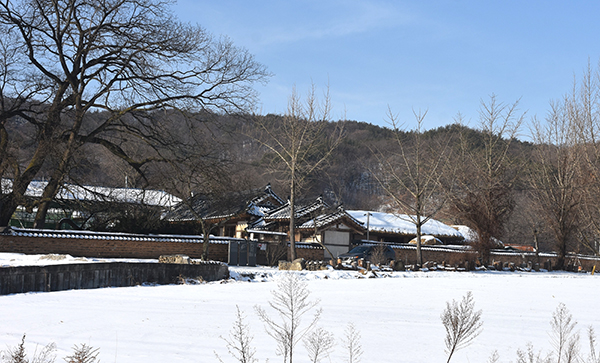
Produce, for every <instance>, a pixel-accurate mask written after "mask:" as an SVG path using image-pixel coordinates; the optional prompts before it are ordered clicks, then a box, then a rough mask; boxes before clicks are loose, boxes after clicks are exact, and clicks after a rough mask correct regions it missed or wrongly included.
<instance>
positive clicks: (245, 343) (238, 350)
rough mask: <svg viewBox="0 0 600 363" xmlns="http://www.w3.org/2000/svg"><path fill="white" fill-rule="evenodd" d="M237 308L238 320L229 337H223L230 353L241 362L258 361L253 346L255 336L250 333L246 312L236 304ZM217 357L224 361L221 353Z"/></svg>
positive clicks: (251, 362) (250, 362) (253, 362)
mask: <svg viewBox="0 0 600 363" xmlns="http://www.w3.org/2000/svg"><path fill="white" fill-rule="evenodd" d="M235 308H236V320H235V322H234V323H233V327H232V328H231V331H230V332H229V337H228V338H222V339H223V340H225V342H226V343H227V351H228V352H229V355H231V356H232V357H233V358H234V359H235V360H236V361H238V362H240V363H256V362H258V359H256V358H255V357H254V354H256V348H254V347H252V340H253V339H254V338H253V337H252V335H250V327H249V325H248V324H247V323H246V319H245V317H244V314H243V313H242V312H241V311H240V308H239V306H237V305H236V307H235ZM215 354H216V353H215ZM217 359H218V360H219V362H223V360H222V359H221V358H220V357H219V355H217Z"/></svg>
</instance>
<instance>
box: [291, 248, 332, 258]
mask: <svg viewBox="0 0 600 363" xmlns="http://www.w3.org/2000/svg"><path fill="white" fill-rule="evenodd" d="M296 258H303V259H305V260H306V261H322V260H323V259H324V258H325V249H323V247H317V246H303V245H296ZM287 259H288V261H290V260H291V258H290V251H289V250H288V253H287Z"/></svg>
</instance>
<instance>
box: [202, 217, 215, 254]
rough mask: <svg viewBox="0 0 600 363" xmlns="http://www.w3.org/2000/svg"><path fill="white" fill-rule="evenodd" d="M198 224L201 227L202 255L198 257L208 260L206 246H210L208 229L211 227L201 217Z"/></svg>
mask: <svg viewBox="0 0 600 363" xmlns="http://www.w3.org/2000/svg"><path fill="white" fill-rule="evenodd" d="M200 226H201V227H202V256H201V257H200V259H201V260H202V261H208V247H209V246H210V231H211V229H212V228H210V227H209V226H208V223H206V222H205V221H204V220H202V219H200Z"/></svg>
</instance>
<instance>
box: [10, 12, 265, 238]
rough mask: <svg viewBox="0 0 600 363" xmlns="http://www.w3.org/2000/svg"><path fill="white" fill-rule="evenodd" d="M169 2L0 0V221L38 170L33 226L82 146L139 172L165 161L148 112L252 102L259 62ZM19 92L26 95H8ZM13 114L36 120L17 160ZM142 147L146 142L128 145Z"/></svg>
mask: <svg viewBox="0 0 600 363" xmlns="http://www.w3.org/2000/svg"><path fill="white" fill-rule="evenodd" d="M167 6H168V2H167V1H161V0H69V1H67V0H57V1H52V2H47V1H38V0H14V1H9V0H7V1H3V2H1V3H0V26H1V27H2V36H0V38H2V39H1V40H0V44H5V46H6V47H8V48H9V49H10V52H9V53H6V54H4V55H3V56H4V57H5V58H8V59H7V62H6V64H8V65H9V66H7V67H5V68H4V70H1V69H0V71H4V73H5V77H3V78H0V83H1V84H0V89H2V90H3V92H4V94H3V95H2V96H3V97H2V98H3V101H2V102H5V101H6V102H8V103H9V104H6V105H5V106H6V107H4V108H3V109H2V108H0V120H2V121H1V127H0V134H1V135H2V136H1V138H0V148H1V150H2V153H3V155H2V156H3V157H2V162H3V163H4V165H5V166H3V167H2V170H4V171H8V170H10V174H8V175H9V176H10V177H12V179H13V185H12V189H11V191H10V192H9V193H6V194H3V195H2V201H1V204H2V208H1V209H0V225H7V224H8V221H9V220H10V217H11V215H12V213H13V212H14V210H15V209H16V207H17V206H18V205H19V204H22V203H24V193H25V191H26V189H27V187H28V185H29V184H30V182H31V181H32V180H33V179H34V178H35V177H36V176H39V173H40V172H41V171H42V170H43V168H45V169H46V170H47V176H48V180H49V181H48V184H47V187H46V188H45V190H44V192H43V195H42V197H41V199H40V200H39V202H38V204H39V205H38V216H37V217H36V225H38V226H39V225H41V223H42V222H43V220H44V219H45V214H46V212H47V209H48V206H49V203H50V201H51V200H52V199H53V198H54V196H55V195H56V193H57V191H58V189H59V187H60V185H61V184H62V183H63V180H64V178H65V176H66V175H67V174H68V172H69V170H70V168H71V167H72V166H73V157H74V155H75V154H76V152H77V150H79V149H80V148H81V147H82V145H86V144H95V145H99V146H101V147H104V148H105V149H106V150H108V151H109V152H110V153H111V154H112V155H113V156H114V157H115V158H116V159H118V160H121V161H123V162H125V163H127V164H128V165H130V166H131V167H132V168H133V169H134V170H135V171H137V172H138V173H140V174H143V167H144V166H145V165H147V164H149V163H152V162H155V161H160V160H163V159H164V158H165V157H167V156H168V155H164V154H163V153H162V152H161V149H162V148H163V147H164V144H165V143H164V139H163V133H162V131H163V130H164V129H165V128H164V127H163V126H164V123H165V121H166V120H161V119H160V118H157V117H154V116H155V114H154V113H153V112H154V111H156V110H166V109H192V110H193V109H195V110H213V111H236V112H237V111H244V110H248V109H249V108H250V105H251V104H252V102H253V101H254V100H255V93H254V91H253V90H252V89H251V85H252V84H253V83H254V82H257V81H263V80H264V79H265V78H266V77H267V76H268V73H267V72H266V70H265V68H264V66H262V65H261V64H259V63H257V62H256V61H255V60H254V58H253V57H252V56H251V55H250V54H249V53H248V52H247V51H246V50H244V49H240V48H236V47H235V46H234V45H233V44H232V43H231V41H230V40H229V39H227V38H224V37H221V38H215V37H213V36H212V35H211V34H210V33H208V32H207V31H206V30H204V29H202V28H201V27H199V26H192V25H187V24H183V23H180V22H178V21H176V20H175V19H174V18H173V16H172V15H171V12H170V11H169V9H168V7H167ZM19 57H22V58H24V60H25V61H23V59H20V58H19ZM16 64H18V66H19V67H18V68H17V67H16ZM19 98H22V99H24V101H18V102H13V101H10V100H11V99H19ZM94 111H102V113H101V114H99V115H100V116H101V117H100V119H98V118H91V117H88V116H89V115H90V114H91V113H93V112H94ZM16 116H18V117H16ZM90 120H94V121H90ZM17 121H18V122H26V123H28V124H30V125H32V126H33V127H32V128H33V130H34V133H33V134H32V135H31V139H33V140H35V141H34V142H35V147H34V151H33V153H32V154H31V155H29V156H28V157H27V159H26V160H17V159H15V158H13V157H10V155H9V157H6V158H4V154H6V153H8V149H7V148H8V146H7V145H10V144H11V143H12V139H10V137H11V135H10V134H9V133H7V132H6V129H7V127H6V123H8V122H17ZM161 123H162V124H161ZM127 144H129V145H130V146H129V147H126V145H127ZM141 145H144V146H145V147H146V148H147V149H148V150H152V151H154V152H153V153H152V154H150V155H145V156H140V155H136V153H135V150H137V146H141ZM13 147H15V148H18V145H13Z"/></svg>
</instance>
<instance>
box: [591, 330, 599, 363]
mask: <svg viewBox="0 0 600 363" xmlns="http://www.w3.org/2000/svg"><path fill="white" fill-rule="evenodd" d="M588 341H589V345H590V355H589V357H588V362H589V363H600V354H598V353H596V333H595V331H594V328H593V327H592V326H590V327H588Z"/></svg>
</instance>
